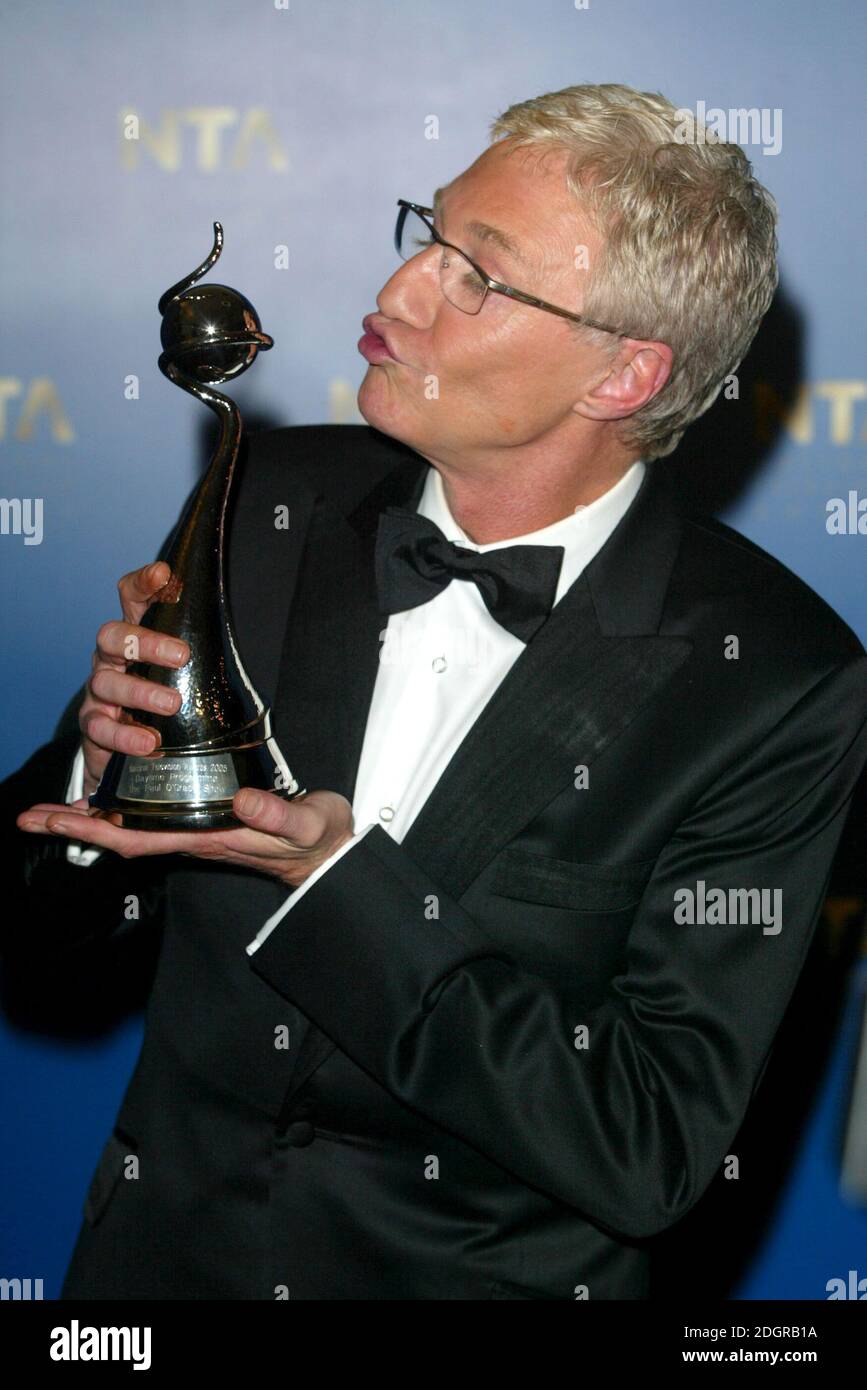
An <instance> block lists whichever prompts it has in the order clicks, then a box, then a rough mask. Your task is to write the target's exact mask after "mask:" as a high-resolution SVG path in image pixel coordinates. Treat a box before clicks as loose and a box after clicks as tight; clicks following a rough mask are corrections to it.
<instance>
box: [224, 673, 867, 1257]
mask: <svg viewBox="0 0 867 1390" xmlns="http://www.w3.org/2000/svg"><path fill="white" fill-rule="evenodd" d="M865 668H867V661H865V659H864V658H860V659H858V660H856V661H854V662H852V663H851V664H849V665H847V666H845V667H841V668H838V669H836V670H834V671H833V672H831V673H830V674H829V675H827V676H825V677H823V678H822V679H821V680H819V681H818V683H817V684H816V685H814V686H813V688H812V689H810V690H809V691H808V692H807V693H806V694H805V695H803V697H802V698H801V699H799V701H798V702H797V703H796V705H795V706H794V708H792V709H791V711H790V713H789V714H788V716H787V717H786V718H785V719H783V720H782V721H781V722H780V723H779V724H778V725H777V726H776V727H775V728H773V729H772V730H771V731H770V732H769V733H768V734H767V735H766V737H765V738H764V739H763V740H762V741H761V743H760V744H759V745H758V746H755V747H754V748H753V749H752V751H751V752H750V753H749V754H748V755H746V756H745V757H744V758H743V760H742V761H741V762H740V763H739V764H737V765H735V766H733V767H731V768H730V769H729V770H728V771H727V773H726V774H725V775H724V776H723V777H722V778H721V779H720V780H719V781H717V782H716V783H715V784H714V785H713V787H712V788H710V789H708V790H707V791H706V792H705V794H704V795H703V796H702V797H701V799H700V800H699V801H698V802H697V803H696V804H695V805H694V806H693V808H692V810H691V813H690V815H689V816H688V817H687V819H686V820H685V821H684V822H683V823H682V824H681V825H680V827H679V828H678V830H677V833H676V834H675V835H674V836H673V837H672V839H671V840H670V841H669V842H668V843H667V844H666V846H665V847H664V849H663V850H662V852H661V853H660V855H659V857H658V860H657V863H656V866H655V870H654V873H653V875H652V877H651V879H650V881H649V883H648V885H647V888H646V891H645V893H644V896H643V898H642V901H641V904H640V905H639V907H638V909H637V912H636V916H635V919H634V921H633V924H632V927H631V929H630V934H629V937H628V941H627V957H626V961H627V963H626V968H625V970H624V972H623V973H622V974H619V975H617V976H616V977H614V978H613V979H612V980H611V981H610V983H609V985H608V988H607V990H606V993H605V996H604V1000H603V1002H602V1003H601V1004H600V1005H599V1006H598V1007H596V1008H593V1009H586V1008H582V1007H581V1006H580V1005H579V1004H577V1002H576V998H575V993H574V990H571V989H570V983H569V980H568V979H564V980H563V982H562V987H561V988H556V987H552V986H551V985H550V984H549V983H548V982H546V981H543V980H541V979H540V978H538V977H537V976H534V975H532V974H529V973H527V972H526V971H525V970H523V969H522V968H521V966H520V964H519V963H518V962H516V961H514V960H513V959H511V958H510V957H509V955H508V954H507V953H505V952H504V951H503V950H501V949H499V948H498V946H497V944H496V943H494V942H492V941H491V940H490V939H489V938H488V937H487V935H486V934H485V933H484V932H483V931H482V930H481V929H480V927H479V925H478V924H476V923H475V922H474V921H473V919H472V918H471V917H470V916H469V915H468V914H467V913H466V912H465V911H464V910H463V909H462V908H461V906H460V904H459V903H458V902H457V901H455V900H453V899H451V898H450V897H449V896H448V893H447V892H445V891H443V888H442V886H441V885H440V884H438V883H435V882H432V881H431V880H430V879H429V878H428V876H427V875H426V874H425V873H424V872H423V871H422V870H421V869H420V868H419V867H418V866H417V865H416V864H414V863H413V862H412V861H411V859H410V858H409V857H408V855H407V854H406V853H405V852H404V851H403V849H402V848H401V847H400V846H399V845H398V844H396V843H395V842H394V841H392V840H391V839H390V838H389V837H388V835H387V834H386V833H385V832H384V831H383V830H382V829H381V827H379V826H377V827H376V828H375V829H374V830H372V831H371V832H370V834H368V835H366V836H365V837H364V838H363V839H362V840H360V841H359V842H358V843H357V844H356V845H355V846H354V847H353V849H352V852H351V853H350V854H347V855H345V856H343V857H342V858H341V859H340V860H339V861H338V862H337V863H335V864H334V865H333V867H331V868H330V869H329V871H328V873H327V874H325V875H324V876H323V877H322V878H321V879H320V881H319V882H318V883H317V884H316V886H315V887H314V888H313V890H312V891H311V892H310V893H308V894H306V895H305V896H304V898H303V899H302V900H301V901H299V902H298V904H297V906H296V907H295V908H293V911H292V912H290V913H287V915H286V917H285V919H284V920H283V921H282V922H280V923H279V924H278V925H277V926H276V928H275V929H274V930H273V931H272V932H271V934H270V935H269V936H268V938H267V939H266V940H265V941H263V943H262V944H261V945H260V947H259V948H258V950H257V951H256V952H255V954H254V955H252V956H251V960H250V965H251V969H253V970H254V972H255V973H257V974H258V975H259V976H260V977H261V978H262V979H264V980H265V981H267V982H268V983H269V984H270V985H271V986H272V987H273V988H274V989H276V990H278V991H279V992H280V993H281V994H282V995H284V996H285V997H286V998H287V999H289V1000H290V1001H291V1002H292V1003H293V1004H295V1005H297V1007H298V1008H300V1009H301V1010H302V1011H303V1012H304V1013H305V1014H307V1015H308V1017H310V1018H311V1019H312V1020H313V1021H314V1022H315V1023H316V1024H317V1025H318V1026H319V1027H320V1028H321V1030H322V1031H323V1032H325V1033H327V1034H328V1035H329V1037H331V1038H332V1040H333V1041H334V1042H335V1043H336V1044H337V1045H338V1047H340V1048H341V1049H342V1050H343V1051H344V1052H345V1053H346V1054H347V1055H348V1056H349V1057H350V1058H352V1059H353V1060H354V1061H355V1062H356V1063H357V1064H358V1065H359V1066H360V1067H363V1068H364V1069H365V1070H366V1071H367V1072H369V1073H370V1074H371V1075H372V1076H373V1077H374V1078H375V1079H376V1080H377V1081H379V1082H380V1083H381V1085H382V1086H384V1087H385V1088H386V1089H387V1090H388V1091H389V1092H390V1093H391V1094H392V1095H393V1096H395V1097H396V1098H397V1099H398V1100H399V1101H401V1102H404V1103H405V1104H407V1105H409V1106H411V1107H413V1108H414V1109H416V1110H417V1111H419V1112H420V1113H422V1114H423V1115H425V1116H427V1117H428V1118H429V1119H431V1120H432V1121H434V1122H435V1123H436V1124H438V1125H440V1126H442V1127H443V1128H444V1129H446V1130H449V1131H451V1132H452V1133H454V1134H456V1135H458V1136H459V1137H460V1138H462V1139H463V1140H465V1141H466V1142H467V1143H468V1144H470V1145H472V1146H473V1147H475V1148H476V1149H477V1150H478V1151H479V1152H481V1153H483V1154H484V1155H486V1156H487V1157H488V1158H490V1159H492V1160H493V1161H494V1162H496V1163H497V1164H499V1165H500V1166H501V1167H502V1168H504V1169H506V1170H507V1171H509V1172H510V1173H512V1174H513V1175H515V1176H516V1177H517V1178H519V1179H520V1180H521V1181H523V1182H525V1183H527V1184H529V1185H531V1186H534V1187H536V1188H538V1189H540V1190H541V1191H543V1192H545V1193H547V1194H549V1195H550V1196H551V1197H552V1198H555V1199H557V1200H559V1201H562V1202H565V1203H567V1204H570V1205H572V1206H573V1207H575V1208H577V1209H579V1210H580V1211H581V1212H582V1213H584V1214H585V1215H586V1216H587V1217H589V1218H590V1219H592V1220H593V1221H595V1222H597V1223H598V1224H599V1225H601V1226H603V1227H605V1228H607V1229H609V1230H611V1231H613V1232H615V1233H617V1234H619V1235H623V1236H627V1237H635V1238H642V1237H646V1236H652V1235H654V1234H656V1233H658V1232H660V1231H662V1230H664V1229H665V1228H666V1227H668V1226H670V1225H672V1224H673V1223H674V1222H675V1221H677V1220H679V1219H680V1218H681V1217H682V1216H683V1215H684V1214H685V1213H686V1212H687V1211H688V1210H689V1209H690V1207H691V1206H693V1204H694V1203H695V1202H696V1201H697V1200H698V1198H699V1197H700V1196H701V1195H702V1193H703V1192H704V1191H705V1190H706V1188H707V1187H708V1185H709V1184H710V1182H711V1180H712V1178H713V1177H714V1175H715V1173H716V1172H717V1170H718V1168H719V1166H720V1164H721V1163H722V1162H723V1160H724V1158H725V1156H726V1154H727V1153H728V1152H729V1151H730V1145H731V1144H732V1142H733V1140H734V1139H735V1136H736V1134H737V1132H738V1129H739V1128H740V1125H741V1122H742V1120H743V1117H744V1114H745V1111H746V1109H747V1106H748V1103H749V1101H750V1098H751V1096H752V1094H753V1092H754V1090H755V1088H756V1086H757V1084H758V1081H759V1080H760V1078H761V1075H762V1072H763V1070H764V1067H765V1064H766V1062H767V1059H768V1056H769V1053H770V1049H771V1046H772V1043H773V1040H774V1037H775V1035H776V1033H777V1030H778V1028H779V1025H780V1022H781V1020H782V1018H783V1015H784V1012H785V1010H786V1007H787V1005H788V1002H789V1000H790V998H791V996H792V993H793V991H794V988H795V984H796V982H797V978H798V975H799V973H800V970H801V966H802V964H803V962H804V957H805V955H806V952H807V949H808V947H809V945H810V941H811V938H812V935H813V931H814V928H815V925H816V922H817V920H818V917H819V913H820V910H821V906H822V902H823V897H824V892H825V887H826V884H827V881H828V877H829V874H830V869H831V863H832V859H833V856H834V852H835V849H836V846H837V843H838V840H839V837H840V834H841V830H842V826H843V821H844V818H845V814H846V810H847V806H848V804H849V802H850V799H851V797H852V794H853V790H854V787H855V784H856V782H857V779H858V776H859V773H860V771H861V769H862V767H863V766H864V763H865V760H867V723H865V716H867V675H865ZM793 789H794V790H793ZM699 881H702V882H703V883H704V884H705V885H706V887H707V890H708V891H709V890H710V889H711V888H712V887H713V888H722V889H724V890H732V889H733V890H737V889H741V890H743V889H766V890H769V891H768V893H767V895H766V898H767V902H768V903H769V904H772V903H774V902H777V903H778V904H780V906H781V912H780V917H779V925H777V924H775V922H774V921H773V920H772V919H771V916H770V915H769V916H768V917H766V918H765V919H764V921H753V920H749V921H745V920H742V921H740V922H737V921H735V922H733V921H729V922H727V923H716V922H712V921H695V922H692V923H690V922H688V921H683V920H682V919H683V916H684V911H685V909H684V908H683V907H682V904H683V902H684V897H683V890H691V891H692V892H693V893H694V894H696V895H697V894H698V892H699V891H700V890H699V888H698V884H699ZM775 891H776V892H777V893H778V895H779V896H778V897H777V898H775V896H774V893H775ZM432 895H434V896H435V898H436V900H437V902H438V911H439V917H438V919H437V918H435V917H432V915H431V913H430V912H428V911H426V907H427V905H428V904H429V903H430V902H431V901H432ZM679 905H680V906H679ZM735 915H739V916H741V917H742V918H746V917H747V916H750V918H752V914H747V913H746V912H740V913H736V914H735ZM678 917H680V918H681V920H678ZM581 1025H586V1027H587V1030H588V1031H587V1045H586V1047H578V1046H576V1029H577V1028H580V1026H581Z"/></svg>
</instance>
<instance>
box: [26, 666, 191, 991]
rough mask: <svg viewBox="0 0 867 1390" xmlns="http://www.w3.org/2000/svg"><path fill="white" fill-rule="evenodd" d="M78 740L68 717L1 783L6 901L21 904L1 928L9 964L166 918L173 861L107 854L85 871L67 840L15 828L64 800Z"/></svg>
mask: <svg viewBox="0 0 867 1390" xmlns="http://www.w3.org/2000/svg"><path fill="white" fill-rule="evenodd" d="M79 694H81V692H79ZM76 700H77V701H78V703H79V704H80V699H79V697H78V696H77V697H76ZM72 704H75V701H73V702H72ZM71 707H72V705H71V706H70V707H69V708H71ZM75 708H77V704H75ZM61 729H63V730H65V732H60V730H61ZM80 737H81V736H80V733H79V731H78V728H77V726H76V727H75V729H72V728H70V727H69V721H68V720H67V719H66V717H65V716H64V719H62V720H61V723H60V726H59V729H58V733H57V736H56V737H55V738H54V739H52V741H51V742H50V743H46V744H44V745H43V746H42V747H41V748H38V749H37V750H36V752H35V753H33V754H32V756H31V757H30V758H28V760H27V762H26V763H25V764H24V765H23V767H21V768H19V769H18V771H17V772H14V773H12V774H11V776H9V777H7V778H6V779H5V781H3V782H2V783H0V824H2V842H3V844H4V846H5V856H4V857H5V866H4V878H5V883H6V889H7V893H8V894H9V897H8V899H7V902H9V901H12V902H15V903H17V904H18V910H17V911H8V910H7V911H6V912H5V913H4V914H3V917H2V927H0V954H2V957H3V960H4V962H5V963H6V964H7V966H15V965H16V964H17V965H24V964H27V965H33V964H34V963H36V964H38V962H39V961H40V960H41V959H46V958H47V957H49V956H50V957H53V958H54V959H58V958H63V957H66V956H68V955H69V954H70V953H71V952H75V951H78V950H79V949H80V948H82V947H85V946H89V945H90V944H91V943H93V942H96V941H98V940H99V939H100V938H104V937H107V936H109V935H111V934H113V933H114V932H115V931H117V930H118V928H120V927H122V926H123V927H129V926H130V925H131V923H132V922H139V923H142V924H144V923H146V922H147V923H149V924H150V925H151V926H153V924H154V923H155V921H157V920H158V919H160V918H161V913H162V901H163V893H164V889H163V879H164V874H165V866H166V864H167V863H168V862H169V859H168V856H164V855H160V856H157V857H155V858H149V859H146V860H145V859H142V860H132V859H122V858H121V857H120V856H119V855H117V854H114V853H112V852H111V851H109V850H106V851H105V852H104V853H102V854H100V855H99V857H98V859H96V860H95V861H94V863H93V864H91V865H90V866H89V867H87V868H83V867H82V866H80V865H78V864H74V863H70V861H69V859H68V857H67V848H68V846H69V843H70V841H69V840H68V839H67V838H66V837H65V836H62V835H58V836H53V835H34V834H32V833H29V832H28V831H26V830H20V829H19V828H18V826H17V825H16V824H15V820H16V817H17V816H18V815H20V813H21V812H22V811H24V810H26V809H27V807H28V806H32V805H34V804H35V803H36V802H39V801H51V802H57V803H61V802H63V801H64V799H65V796H64V794H65V791H66V786H67V783H68V781H69V775H70V772H71V769H72V764H73V760H74V758H75V754H76V751H77V749H78V746H79V741H80ZM133 898H135V899H136V900H137V901H136V903H135V904H133V902H132V899H133Z"/></svg>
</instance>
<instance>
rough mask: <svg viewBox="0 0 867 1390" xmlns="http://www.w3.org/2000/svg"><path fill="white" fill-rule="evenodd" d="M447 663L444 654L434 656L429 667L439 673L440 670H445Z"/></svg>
mask: <svg viewBox="0 0 867 1390" xmlns="http://www.w3.org/2000/svg"><path fill="white" fill-rule="evenodd" d="M448 664H449V663H448V662H447V661H446V659H445V657H444V656H435V657H434V659H433V661H432V662H431V669H432V670H434V671H436V673H437V675H439V674H440V672H441V671H445V669H446V667H447V666H448Z"/></svg>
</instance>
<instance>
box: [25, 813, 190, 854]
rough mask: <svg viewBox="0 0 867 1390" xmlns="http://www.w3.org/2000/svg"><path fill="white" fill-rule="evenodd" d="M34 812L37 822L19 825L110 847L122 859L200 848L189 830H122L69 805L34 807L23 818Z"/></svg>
mask: <svg viewBox="0 0 867 1390" xmlns="http://www.w3.org/2000/svg"><path fill="white" fill-rule="evenodd" d="M34 812H39V813H40V817H41V825H39V824H37V825H35V826H31V827H28V826H23V827H22V828H24V829H28V828H31V829H33V830H34V832H35V833H37V834H38V833H39V832H40V829H41V830H42V832H43V833H47V834H49V835H60V836H65V837H66V838H68V839H71V840H80V841H82V842H83V843H84V844H89V845H98V846H99V847H100V848H101V849H110V850H113V851H114V853H115V854H118V855H120V856H121V857H122V858H123V859H137V858H142V857H145V856H147V855H153V854H175V853H182V852H183V851H188V852H190V853H195V852H196V851H197V850H198V849H199V848H204V846H203V845H202V844H201V838H200V837H199V836H197V835H196V834H195V833H191V832H189V831H186V832H185V831H177V832H172V831H165V830H163V831H150V830H124V829H123V828H122V827H121V826H119V825H115V824H114V823H113V822H112V821H110V820H108V819H107V818H106V817H105V816H103V815H102V814H101V813H99V812H97V813H94V812H93V811H91V812H90V813H89V814H88V813H87V812H77V811H75V810H74V809H73V807H71V806H63V807H59V806H54V807H48V808H39V807H36V806H34V807H31V810H30V811H29V812H25V818H28V819H29V818H30V817H33V813H34ZM34 819H36V817H34Z"/></svg>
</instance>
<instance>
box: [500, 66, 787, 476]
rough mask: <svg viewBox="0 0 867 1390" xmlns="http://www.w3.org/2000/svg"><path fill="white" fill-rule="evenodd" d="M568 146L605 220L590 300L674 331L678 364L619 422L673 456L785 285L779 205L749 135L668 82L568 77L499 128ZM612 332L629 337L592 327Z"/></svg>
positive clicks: (607, 317) (649, 333)
mask: <svg viewBox="0 0 867 1390" xmlns="http://www.w3.org/2000/svg"><path fill="white" fill-rule="evenodd" d="M508 137H513V140H514V145H515V147H516V148H517V147H518V146H527V147H535V148H536V149H537V150H539V151H542V152H544V151H545V150H546V149H551V150H554V149H556V150H565V151H566V152H567V153H568V154H569V156H570V158H569V160H568V163H567V170H566V183H567V187H568V188H569V190H570V191H571V192H572V193H573V194H574V195H575V196H576V198H577V199H578V200H579V202H580V204H581V206H582V208H583V209H584V210H586V212H587V213H588V215H589V216H590V217H591V219H592V222H593V224H594V225H595V226H596V227H597V228H598V230H599V231H600V232H601V234H602V236H603V239H604V247H603V251H602V254H601V262H600V263H599V264H597V265H596V266H592V267H591V268H590V271H589V273H588V276H587V280H586V291H587V292H586V295H585V299H584V304H583V312H585V313H586V314H587V315H588V317H590V318H593V319H596V320H597V322H599V323H605V324H611V325H612V327H615V328H618V329H621V330H623V331H625V332H627V333H628V335H629V336H630V337H632V338H639V339H646V340H657V341H659V342H664V343H667V344H668V346H669V347H670V348H671V349H672V352H673V362H672V370H671V376H670V378H669V380H668V381H667V382H666V384H665V386H663V387H662V389H661V390H660V391H659V392H657V394H656V396H654V398H653V400H651V401H649V402H648V403H647V405H645V406H643V407H642V408H641V409H640V410H638V411H636V412H635V414H634V415H632V416H630V417H628V419H627V420H625V421H623V422H622V425H621V426H620V429H621V438H622V440H623V442H624V443H625V444H627V446H628V447H630V448H634V449H636V450H637V451H638V452H639V454H640V456H641V457H642V458H646V459H652V458H662V457H664V456H665V455H666V454H670V453H671V451H672V450H673V449H674V448H675V447H676V446H677V444H678V443H679V441H680V439H681V436H682V435H683V432H684V430H685V429H686V427H687V426H688V425H689V424H691V422H692V421H693V420H695V419H697V418H698V416H699V415H701V414H703V412H704V411H705V410H707V409H708V407H709V406H710V405H711V404H712V402H713V401H714V400H715V399H716V397H717V395H718V394H719V392H720V390H721V388H722V386H723V383H724V381H725V379H726V377H727V376H728V375H729V374H730V373H732V372H734V370H735V368H736V367H737V366H738V364H739V363H740V361H741V360H742V358H743V357H744V355H745V354H746V351H747V349H748V347H749V345H750V343H751V342H752V340H753V338H754V336H755V333H756V330H757V329H758V326H759V324H760V322H761V320H762V318H763V317H764V315H765V313H766V311H767V309H768V306H769V305H770V303H771V300H772V298H773V295H774V291H775V289H776V287H777V280H778V271H777V261H776V253H777V240H776V220H777V206H776V203H775V201H774V199H773V197H772V196H771V194H770V193H769V192H768V191H767V189H766V188H764V187H763V186H762V184H760V183H759V181H758V180H757V179H756V178H755V176H754V174H753V172H752V165H751V164H750V161H749V160H748V159H747V157H746V155H745V154H744V152H743V150H742V149H741V148H740V146H739V145H735V144H728V143H724V142H723V141H720V140H719V139H718V137H717V135H716V133H715V132H714V131H712V130H710V129H709V128H708V127H707V126H705V125H702V124H701V123H700V122H698V121H697V120H696V118H695V117H694V116H692V115H691V113H689V112H687V111H685V110H683V109H682V108H677V107H675V106H673V105H672V103H671V102H670V101H668V100H667V99H666V98H665V97H663V96H662V95H661V94H660V93H658V92H656V93H655V92H638V91H635V90H634V88H632V87H624V86H621V85H620V84H618V83H604V84H602V85H598V86H590V85H587V86H579V87H565V88H564V89H563V90H562V91H559V92H549V93H548V94H547V95H545V96H539V97H534V98H533V99H532V100H530V101H523V102H519V103H518V104H517V105H515V106H510V107H509V109H508V110H507V111H505V112H504V113H503V114H502V115H501V116H499V117H498V118H497V120H495V121H494V122H493V124H492V126H491V139H492V141H493V140H501V139H505V138H508ZM579 332H581V333H584V334H587V335H589V338H590V340H591V341H593V342H597V341H598V342H599V344H600V346H603V345H606V344H607V346H608V348H609V350H610V354H611V356H612V357H613V356H614V355H615V353H616V352H617V349H618V347H619V345H620V339H618V338H616V337H613V336H611V335H605V334H603V333H601V332H599V331H598V330H595V329H590V328H582V329H579Z"/></svg>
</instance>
